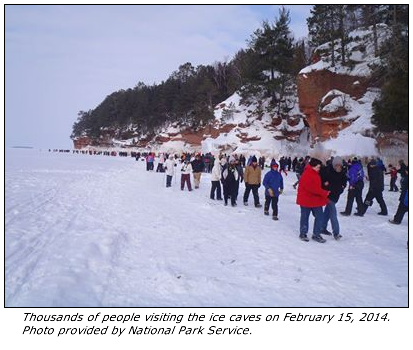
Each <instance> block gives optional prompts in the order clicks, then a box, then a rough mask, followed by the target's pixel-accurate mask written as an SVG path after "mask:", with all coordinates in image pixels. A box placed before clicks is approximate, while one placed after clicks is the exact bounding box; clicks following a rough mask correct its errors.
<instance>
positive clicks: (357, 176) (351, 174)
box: [347, 163, 364, 186]
mask: <svg viewBox="0 0 413 350" xmlns="http://www.w3.org/2000/svg"><path fill="white" fill-rule="evenodd" d="M347 177H348V183H349V185H350V186H355V185H356V183H357V182H358V181H363V178H364V170H363V166H362V165H361V164H360V163H355V164H352V165H351V166H350V169H348V174H347Z"/></svg>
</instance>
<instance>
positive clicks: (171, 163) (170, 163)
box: [164, 159, 175, 176]
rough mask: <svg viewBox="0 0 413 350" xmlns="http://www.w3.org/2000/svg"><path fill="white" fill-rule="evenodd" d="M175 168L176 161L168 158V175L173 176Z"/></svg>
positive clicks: (166, 171) (166, 169)
mask: <svg viewBox="0 0 413 350" xmlns="http://www.w3.org/2000/svg"><path fill="white" fill-rule="evenodd" d="M174 168H175V161H174V160H173V159H167V160H166V162H165V164H164V169H165V173H166V175H169V176H173V174H174Z"/></svg>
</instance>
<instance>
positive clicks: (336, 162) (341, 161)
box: [332, 156, 343, 167]
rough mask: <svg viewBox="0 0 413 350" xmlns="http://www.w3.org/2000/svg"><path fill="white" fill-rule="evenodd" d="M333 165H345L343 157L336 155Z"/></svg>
mask: <svg viewBox="0 0 413 350" xmlns="http://www.w3.org/2000/svg"><path fill="white" fill-rule="evenodd" d="M332 164H333V167H335V166H337V165H343V159H342V158H341V157H338V156H337V157H334V159H333V163H332Z"/></svg>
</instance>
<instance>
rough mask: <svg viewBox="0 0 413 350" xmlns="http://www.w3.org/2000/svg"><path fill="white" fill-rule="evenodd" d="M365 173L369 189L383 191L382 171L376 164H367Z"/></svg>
mask: <svg viewBox="0 0 413 350" xmlns="http://www.w3.org/2000/svg"><path fill="white" fill-rule="evenodd" d="M367 174H368V176H369V181H370V189H372V190H375V191H384V172H383V170H382V169H380V168H379V167H378V166H377V165H371V164H368V165H367Z"/></svg>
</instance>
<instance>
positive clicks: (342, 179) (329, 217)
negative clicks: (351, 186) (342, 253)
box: [321, 157, 347, 240]
mask: <svg viewBox="0 0 413 350" xmlns="http://www.w3.org/2000/svg"><path fill="white" fill-rule="evenodd" d="M321 180H322V183H323V188H324V189H325V190H327V191H330V194H329V195H328V203H327V205H326V206H325V208H324V213H323V226H322V231H321V233H322V234H324V235H329V236H331V232H330V231H328V230H327V225H328V222H329V221H331V227H332V230H333V235H334V239H336V240H339V239H340V238H342V236H341V235H340V225H339V223H338V219H337V209H336V204H337V202H338V199H339V198H340V195H341V194H342V193H343V191H344V188H345V187H346V184H347V176H346V173H345V172H344V170H343V160H342V159H341V158H340V157H334V159H333V161H332V162H331V165H329V166H327V167H325V168H323V169H322V171H321Z"/></svg>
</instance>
